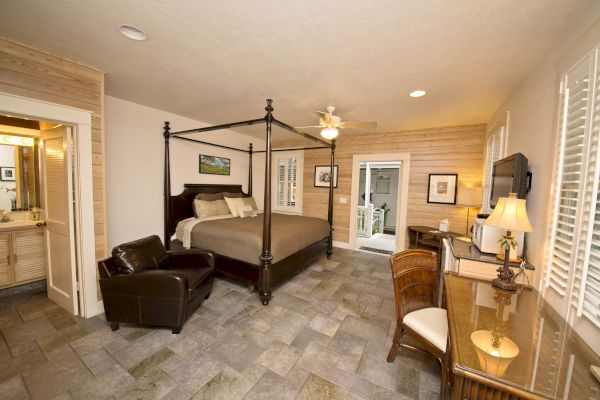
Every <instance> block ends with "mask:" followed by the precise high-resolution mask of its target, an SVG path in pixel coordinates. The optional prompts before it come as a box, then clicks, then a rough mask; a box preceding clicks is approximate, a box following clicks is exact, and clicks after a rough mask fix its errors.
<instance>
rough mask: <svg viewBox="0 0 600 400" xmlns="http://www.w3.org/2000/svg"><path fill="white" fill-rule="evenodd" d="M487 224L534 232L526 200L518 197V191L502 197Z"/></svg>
mask: <svg viewBox="0 0 600 400" xmlns="http://www.w3.org/2000/svg"><path fill="white" fill-rule="evenodd" d="M485 224H486V225H491V226H497V227H498V228H503V229H506V230H507V231H516V232H532V231H533V228H532V227H531V224H530V223H529V217H528V216H527V209H526V208H525V200H523V199H517V194H516V193H510V194H509V195H508V197H500V198H499V199H498V204H496V208H494V212H492V215H490V216H489V217H488V218H487V220H486V221H485Z"/></svg>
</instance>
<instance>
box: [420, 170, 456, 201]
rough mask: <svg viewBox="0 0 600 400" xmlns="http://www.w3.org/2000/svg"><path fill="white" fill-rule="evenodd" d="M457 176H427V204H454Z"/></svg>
mask: <svg viewBox="0 0 600 400" xmlns="http://www.w3.org/2000/svg"><path fill="white" fill-rule="evenodd" d="M457 180H458V174H429V185H428V186H429V188H428V190H427V202H428V203H435V204H456V182H457Z"/></svg>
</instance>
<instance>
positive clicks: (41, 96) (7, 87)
mask: <svg viewBox="0 0 600 400" xmlns="http://www.w3.org/2000/svg"><path fill="white" fill-rule="evenodd" d="M0 91H2V92H5V93H11V94H16V95H19V96H24V97H29V98H32V99H37V100H44V101H48V102H51V103H55V104H61V105H66V106H71V107H76V108H80V109H84V110H89V111H91V112H92V113H93V114H92V165H93V182H94V183H93V185H94V228H95V235H96V258H98V259H99V258H103V257H105V255H106V251H107V250H106V209H105V207H106V206H105V205H106V201H105V189H104V188H105V182H104V110H103V108H104V107H103V106H104V74H103V73H102V72H100V71H97V70H95V69H93V68H90V67H86V66H83V65H80V64H77V63H74V62H72V61H69V60H65V59H63V58H60V57H56V56H53V55H50V54H48V53H44V52H42V51H39V50H36V49H33V48H30V47H27V46H24V45H21V44H18V43H14V42H12V41H9V40H6V39H3V38H0Z"/></svg>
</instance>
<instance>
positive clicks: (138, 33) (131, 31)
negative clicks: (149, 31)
mask: <svg viewBox="0 0 600 400" xmlns="http://www.w3.org/2000/svg"><path fill="white" fill-rule="evenodd" d="M119 32H121V34H122V35H123V36H125V37H126V38H129V39H131V40H146V39H148V36H146V34H145V33H144V31H142V30H141V29H140V28H136V27H135V26H133V25H127V24H123V25H121V26H119Z"/></svg>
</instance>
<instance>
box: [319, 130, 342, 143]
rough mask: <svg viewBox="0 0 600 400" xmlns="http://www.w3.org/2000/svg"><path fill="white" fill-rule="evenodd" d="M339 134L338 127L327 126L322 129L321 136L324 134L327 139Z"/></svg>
mask: <svg viewBox="0 0 600 400" xmlns="http://www.w3.org/2000/svg"><path fill="white" fill-rule="evenodd" d="M338 134H339V131H338V130H337V128H333V127H327V128H323V129H321V136H323V137H324V138H325V139H329V140H331V139H335V138H336V137H337V135H338Z"/></svg>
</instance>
